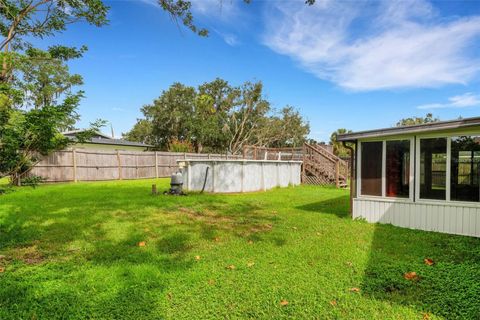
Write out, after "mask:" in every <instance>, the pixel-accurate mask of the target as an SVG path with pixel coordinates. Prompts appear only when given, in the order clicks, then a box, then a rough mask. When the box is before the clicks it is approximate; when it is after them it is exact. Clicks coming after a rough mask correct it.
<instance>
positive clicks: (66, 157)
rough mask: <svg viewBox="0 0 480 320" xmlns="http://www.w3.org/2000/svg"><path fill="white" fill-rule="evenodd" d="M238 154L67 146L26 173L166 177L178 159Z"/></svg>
mask: <svg viewBox="0 0 480 320" xmlns="http://www.w3.org/2000/svg"><path fill="white" fill-rule="evenodd" d="M241 158H242V156H234V155H225V154H199V153H180V152H161V151H109V150H89V149H69V150H62V151H57V152H54V153H52V154H51V155H50V156H48V157H45V158H44V159H42V161H40V162H39V163H38V164H37V165H36V166H35V167H34V168H33V169H32V171H31V172H30V175H34V176H40V177H43V178H44V179H45V181H47V182H64V181H96V180H122V179H145V178H159V177H168V176H170V175H171V174H172V173H174V172H175V171H176V170H177V169H178V165H177V160H182V159H241Z"/></svg>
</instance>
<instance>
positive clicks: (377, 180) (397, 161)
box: [338, 117, 480, 237]
mask: <svg viewBox="0 0 480 320" xmlns="http://www.w3.org/2000/svg"><path fill="white" fill-rule="evenodd" d="M338 140H339V141H343V142H353V143H355V144H356V148H355V150H356V154H355V159H356V165H355V167H356V170H355V172H356V173H354V174H352V180H353V181H352V188H351V197H352V215H353V218H365V219H366V220H367V221H369V222H380V223H391V224H393V225H396V226H400V227H406V228H412V229H421V230H428V231H438V232H444V233H452V234H461V235H468V236H476V237H480V188H479V181H480V117H477V118H469V119H461V120H453V121H442V122H435V123H429V124H423V125H414V126H407V127H394V128H387V129H380V130H371V131H363V132H354V133H349V134H343V135H339V136H338Z"/></svg>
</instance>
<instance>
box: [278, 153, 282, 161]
mask: <svg viewBox="0 0 480 320" xmlns="http://www.w3.org/2000/svg"><path fill="white" fill-rule="evenodd" d="M280 160H282V151H279V152H278V161H280Z"/></svg>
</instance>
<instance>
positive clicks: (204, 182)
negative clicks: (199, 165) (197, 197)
mask: <svg viewBox="0 0 480 320" xmlns="http://www.w3.org/2000/svg"><path fill="white" fill-rule="evenodd" d="M208 169H210V167H207V170H206V171H205V179H204V180H203V187H202V191H200V193H203V191H204V190H205V185H206V184H207V177H208Z"/></svg>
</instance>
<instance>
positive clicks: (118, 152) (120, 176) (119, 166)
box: [117, 150, 122, 180]
mask: <svg viewBox="0 0 480 320" xmlns="http://www.w3.org/2000/svg"><path fill="white" fill-rule="evenodd" d="M117 163H118V180H122V163H121V162H120V151H118V150H117Z"/></svg>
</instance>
